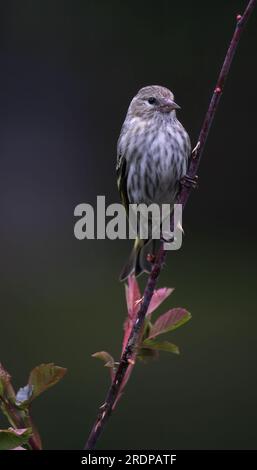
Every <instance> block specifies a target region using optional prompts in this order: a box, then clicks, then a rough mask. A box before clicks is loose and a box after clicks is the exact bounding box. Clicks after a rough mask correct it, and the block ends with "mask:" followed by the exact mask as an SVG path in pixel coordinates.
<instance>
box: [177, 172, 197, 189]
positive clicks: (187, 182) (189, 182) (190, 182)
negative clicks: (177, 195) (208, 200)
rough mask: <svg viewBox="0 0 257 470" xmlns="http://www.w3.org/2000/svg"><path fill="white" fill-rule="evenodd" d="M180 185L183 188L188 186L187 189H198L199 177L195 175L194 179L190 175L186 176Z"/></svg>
mask: <svg viewBox="0 0 257 470" xmlns="http://www.w3.org/2000/svg"><path fill="white" fill-rule="evenodd" d="M180 184H182V186H186V187H187V188H193V189H196V188H198V176H197V175H195V176H193V178H192V177H191V176H189V175H185V176H184V177H183V178H182V179H181V180H180Z"/></svg>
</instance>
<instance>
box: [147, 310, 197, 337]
mask: <svg viewBox="0 0 257 470" xmlns="http://www.w3.org/2000/svg"><path fill="white" fill-rule="evenodd" d="M190 318H191V313H189V312H188V311H187V310H185V309H184V308H173V309H172V310H169V311H168V312H166V313H164V314H163V315H161V316H160V317H159V318H158V319H157V320H156V322H155V323H154V324H153V326H152V328H151V331H150V333H149V336H148V338H147V339H151V338H155V337H156V336H158V335H161V334H164V333H168V331H172V330H175V329H176V328H178V327H179V326H181V325H183V324H184V323H186V322H187V321H188V320H190Z"/></svg>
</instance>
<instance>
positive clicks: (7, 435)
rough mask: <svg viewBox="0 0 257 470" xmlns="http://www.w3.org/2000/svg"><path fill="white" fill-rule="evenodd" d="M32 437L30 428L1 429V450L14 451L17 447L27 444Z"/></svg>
mask: <svg viewBox="0 0 257 470" xmlns="http://www.w3.org/2000/svg"><path fill="white" fill-rule="evenodd" d="M31 436H32V431H31V429H30V428H25V429H13V428H9V429H1V430H0V450H9V449H14V448H15V447H18V446H21V445H23V444H27V442H28V440H29V438H30V437H31Z"/></svg>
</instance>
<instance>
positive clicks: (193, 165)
mask: <svg viewBox="0 0 257 470" xmlns="http://www.w3.org/2000/svg"><path fill="white" fill-rule="evenodd" d="M255 5H256V0H250V1H249V2H248V5H247V7H246V9H245V12H244V14H243V15H242V16H241V15H238V16H237V24H236V28H235V31H234V34H233V36H232V39H231V42H230V45H229V48H228V50H227V53H226V56H225V60H224V63H223V65H222V68H221V71H220V74H219V77H218V81H217V84H216V87H215V89H214V91H213V95H212V98H211V101H210V104H209V108H208V110H207V113H206V115H205V118H204V121H203V125H202V128H201V131H200V135H199V139H198V143H197V146H196V147H195V149H194V150H193V152H192V158H191V160H190V165H189V169H188V176H189V177H190V178H192V179H194V178H195V177H196V173H197V170H198V167H199V163H200V159H201V157H202V154H203V150H204V147H205V144H206V140H207V137H208V134H209V131H210V128H211V124H212V122H213V119H214V116H215V113H216V111H217V107H218V104H219V101H220V97H221V94H222V91H223V89H224V85H225V82H226V79H227V77H228V73H229V70H230V66H231V63H232V60H233V57H234V54H235V52H236V48H237V46H238V42H239V40H240V37H241V34H242V31H243V29H244V28H245V26H246V23H247V21H248V19H249V18H250V16H251V14H252V12H253V9H254V7H255ZM190 193H191V187H190V186H189V185H183V186H182V188H181V191H180V194H179V198H178V203H180V204H182V206H183V208H184V207H185V205H186V202H187V200H188V198H189V196H190ZM171 223H172V224H173V220H172V221H171ZM165 258H166V252H165V250H164V248H163V243H162V244H161V247H160V250H159V252H158V254H157V256H156V259H155V262H154V265H153V268H152V271H151V273H150V275H149V277H148V280H147V284H146V287H145V291H144V296H143V300H142V303H141V306H140V309H139V312H138V314H137V318H136V321H135V323H134V325H133V329H132V331H131V334H130V337H129V339H128V342H127V346H126V348H125V350H124V352H123V354H122V357H121V361H120V364H119V366H118V369H117V372H116V374H115V376H114V378H113V381H112V384H111V386H110V388H109V391H108V393H107V396H106V399H105V403H104V405H103V406H101V408H100V409H99V414H98V416H97V419H96V421H95V423H94V425H93V428H92V430H91V433H90V435H89V438H88V440H87V442H86V445H85V447H84V448H85V449H94V448H95V446H96V443H97V441H98V439H99V437H100V435H101V433H102V431H103V429H104V426H105V424H106V422H107V421H108V419H109V417H110V415H111V413H112V409H113V405H114V403H115V401H116V398H117V396H118V393H119V391H120V388H121V385H122V381H123V379H124V377H125V374H126V371H127V368H128V366H129V360H130V359H131V358H132V357H133V353H134V350H135V347H136V345H137V342H138V339H139V337H140V332H141V328H142V326H143V324H144V319H145V316H146V313H147V310H148V307H149V304H150V301H151V298H152V296H153V293H154V290H155V287H156V284H157V281H158V278H159V274H160V272H161V269H162V267H163V263H164V260H165Z"/></svg>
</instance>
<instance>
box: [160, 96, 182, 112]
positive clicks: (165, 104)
mask: <svg viewBox="0 0 257 470" xmlns="http://www.w3.org/2000/svg"><path fill="white" fill-rule="evenodd" d="M174 109H180V106H179V105H178V104H177V103H175V101H172V100H169V99H164V100H163V101H162V103H161V105H160V110H161V111H162V112H163V113H169V112H170V111H173V110H174Z"/></svg>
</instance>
